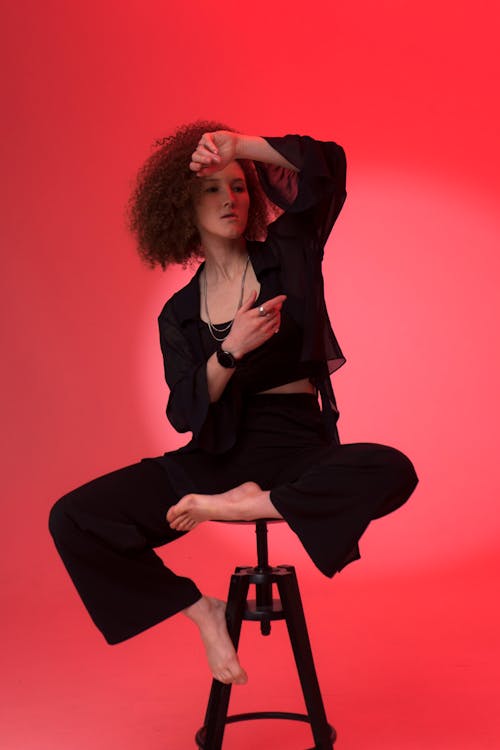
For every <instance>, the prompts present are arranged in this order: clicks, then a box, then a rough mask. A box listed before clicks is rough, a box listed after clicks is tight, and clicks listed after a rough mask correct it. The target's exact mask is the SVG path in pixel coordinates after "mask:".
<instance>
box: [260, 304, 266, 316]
mask: <svg viewBox="0 0 500 750" xmlns="http://www.w3.org/2000/svg"><path fill="white" fill-rule="evenodd" d="M259 315H260V316H261V317H263V316H264V315H268V313H266V311H265V310H264V305H261V306H260V307H259Z"/></svg>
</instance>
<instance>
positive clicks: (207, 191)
mask: <svg viewBox="0 0 500 750" xmlns="http://www.w3.org/2000/svg"><path fill="white" fill-rule="evenodd" d="M217 190H218V187H217V185H212V186H211V187H209V188H207V189H206V190H205V193H215V192H217Z"/></svg>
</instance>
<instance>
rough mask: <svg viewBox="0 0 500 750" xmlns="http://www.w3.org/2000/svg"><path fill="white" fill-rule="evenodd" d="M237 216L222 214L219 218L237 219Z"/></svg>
mask: <svg viewBox="0 0 500 750" xmlns="http://www.w3.org/2000/svg"><path fill="white" fill-rule="evenodd" d="M237 218H238V215H237V214H224V216H221V219H237Z"/></svg>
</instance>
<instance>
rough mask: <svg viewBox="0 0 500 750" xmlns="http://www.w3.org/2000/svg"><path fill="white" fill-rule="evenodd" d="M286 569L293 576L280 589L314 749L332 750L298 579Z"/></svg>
mask: <svg viewBox="0 0 500 750" xmlns="http://www.w3.org/2000/svg"><path fill="white" fill-rule="evenodd" d="M284 567H285V566H284ZM286 569H287V570H288V571H289V573H290V575H285V576H282V577H281V578H278V579H277V585H278V591H279V594H280V598H281V604H282V606H283V611H284V613H285V619H286V625H287V628H288V634H289V636H290V642H291V644H292V649H293V655H294V657H295V663H296V665H297V671H298V673H299V678H300V684H301V686H302V692H303V694H304V700H305V703H306V707H307V713H308V716H309V719H310V722H311V729H312V733H313V737H314V742H315V743H316V744H315V748H316V750H331V749H332V747H333V745H332V739H331V734H330V727H329V725H328V721H327V718H326V714H325V707H324V705H323V699H322V697H321V691H320V689H319V683H318V677H317V675H316V669H315V667H314V660H313V655H312V651H311V643H310V641H309V635H308V632H307V626H306V621H305V617H304V610H303V608H302V600H301V598H300V591H299V586H298V583H297V576H296V575H295V569H294V568H293V567H292V566H286Z"/></svg>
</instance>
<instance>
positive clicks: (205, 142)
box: [200, 133, 218, 154]
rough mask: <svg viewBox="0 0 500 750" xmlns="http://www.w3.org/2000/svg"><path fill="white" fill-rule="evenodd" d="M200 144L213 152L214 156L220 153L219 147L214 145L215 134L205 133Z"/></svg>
mask: <svg viewBox="0 0 500 750" xmlns="http://www.w3.org/2000/svg"><path fill="white" fill-rule="evenodd" d="M200 144H201V145H202V146H205V147H206V148H208V149H209V150H210V151H212V152H213V153H214V154H217V153H218V150H217V146H216V145H215V143H214V139H213V134H212V133H203V135H202V136H201V139H200Z"/></svg>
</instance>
